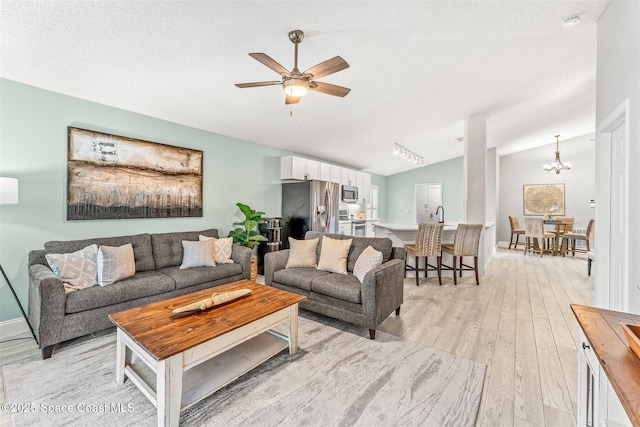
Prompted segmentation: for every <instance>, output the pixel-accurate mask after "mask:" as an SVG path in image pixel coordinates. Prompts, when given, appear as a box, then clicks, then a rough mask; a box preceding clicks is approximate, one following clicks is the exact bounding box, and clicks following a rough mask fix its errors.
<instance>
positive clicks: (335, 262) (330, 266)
mask: <svg viewBox="0 0 640 427" xmlns="http://www.w3.org/2000/svg"><path fill="white" fill-rule="evenodd" d="M351 240H352V239H346V240H338V239H332V238H330V237H327V236H322V248H321V249H320V261H318V270H324V271H330V272H332V273H338V274H347V257H348V256H349V249H350V248H351Z"/></svg>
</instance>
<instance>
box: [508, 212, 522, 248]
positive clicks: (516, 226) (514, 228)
mask: <svg viewBox="0 0 640 427" xmlns="http://www.w3.org/2000/svg"><path fill="white" fill-rule="evenodd" d="M509 225H510V226H511V237H510V238H509V249H511V245H512V244H513V236H516V241H515V245H514V247H513V248H514V249H518V239H519V238H520V235H521V234H524V229H522V228H520V223H519V222H518V217H517V216H511V215H510V216H509ZM523 244H524V242H523Z"/></svg>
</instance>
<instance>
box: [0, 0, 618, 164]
mask: <svg viewBox="0 0 640 427" xmlns="http://www.w3.org/2000/svg"><path fill="white" fill-rule="evenodd" d="M606 5H607V1H605V0H603V1H513V2H511V1H467V2H463V1H413V2H404V1H403V2H400V1H376V2H373V1H371V2H362V1H339V2H324V1H285V2H280V1H260V2H257V1H251V2H250V1H197V2H196V1H182V2H177V1H176V2H156V1H136V2H134V1H108V2H107V1H97V2H94V1H91V2H89V1H80V2H57V1H56V2H44V1H39V2H22V1H6V0H2V3H1V7H2V18H1V22H0V36H1V38H0V42H1V53H0V65H1V68H0V76H2V77H3V78H7V79H10V80H15V81H18V82H21V83H26V84H29V85H33V86H37V87H40V88H44V89H48V90H52V91H55V92H59V93H63V94H68V95H72V96H75V97H79V98H82V99H87V100H91V101H95V102H99V103H102V104H107V105H111V106H115V107H119V108H123V109H126V110H130V111H135V112H138V113H142V114H146V115H149V116H153V117H158V118H161V119H165V120H169V121H172V122H176V123H181V124H184V125H188V126H192V127H195V128H199V129H205V130H208V131H212V132H216V133H220V134H224V135H228V136H232V137H236V138H240V139H243V140H247V141H251V142H255V143H258V144H263V145H267V146H272V147H276V148H280V149H284V150H289V151H292V152H295V153H299V154H302V155H306V156H310V157H315V158H318V159H322V160H326V161H330V162H336V163H341V164H344V165H347V166H349V167H354V168H358V169H363V170H366V171H368V172H372V173H377V174H381V175H390V174H395V173H398V172H402V171H406V170H409V169H412V168H415V167H417V166H416V165H414V164H413V163H409V162H407V161H405V160H402V159H401V158H399V157H395V156H393V155H392V154H391V151H392V149H393V144H394V143H399V144H402V145H405V146H406V147H407V148H408V149H410V150H411V151H413V152H415V153H417V154H419V155H421V156H423V157H424V158H425V161H426V163H427V164H429V163H435V162H438V161H442V160H446V159H450V158H453V157H457V156H461V155H462V154H463V144H464V143H463V142H459V141H456V139H457V138H459V137H462V136H463V134H464V119H465V117H467V116H469V115H473V114H486V115H487V144H488V146H489V147H497V149H498V153H499V154H506V153H510V152H515V151H519V150H522V149H525V148H530V147H534V146H539V145H543V144H550V143H553V142H554V141H555V140H554V138H553V135H555V134H556V133H559V134H560V135H561V141H562V140H563V139H568V138H571V137H575V136H578V135H584V134H587V133H590V132H593V131H594V127H595V75H596V70H595V64H596V21H597V19H598V17H599V16H600V14H601V13H602V11H603V10H604V8H605V7H606ZM574 14H580V16H581V18H582V21H581V22H580V24H578V25H576V26H573V27H570V28H564V27H563V26H562V21H563V20H564V19H566V18H568V17H570V16H572V15H574ZM293 29H301V30H303V31H304V32H305V39H304V41H303V42H302V43H301V45H300V52H299V68H300V69H301V70H305V69H307V68H310V67H311V66H312V65H315V64H317V63H319V62H322V61H324V60H326V59H329V58H331V57H333V56H336V55H340V56H342V57H343V58H344V59H345V60H346V61H347V62H348V63H349V64H350V66H351V67H350V68H348V69H346V70H344V71H341V72H339V73H336V74H333V75H330V76H326V77H323V78H321V79H319V80H320V81H323V82H326V83H333V84H337V85H341V86H346V87H349V88H351V89H352V90H351V93H350V94H349V95H347V96H346V97H345V98H338V97H333V96H329V95H325V94H321V93H317V92H310V93H309V94H307V95H306V96H305V97H304V98H302V102H301V104H300V107H298V106H294V107H293V109H291V108H290V107H289V106H285V105H284V93H283V92H282V89H281V88H280V87H279V86H273V87H260V88H251V89H239V88H237V87H235V86H234V83H241V82H252V81H265V80H278V79H279V76H278V74H276V73H275V72H273V71H272V70H270V69H268V68H267V67H265V66H263V65H262V64H260V63H259V62H257V61H255V60H254V59H252V58H251V57H249V56H248V55H247V54H248V53H249V52H264V53H266V54H267V55H269V56H271V57H272V58H274V59H275V60H276V61H278V62H280V63H281V64H282V65H283V66H284V67H285V68H287V69H291V68H292V67H293V50H294V46H293V44H292V43H291V42H290V41H289V40H288V38H287V34H288V32H289V31H290V30H293ZM290 113H292V114H290Z"/></svg>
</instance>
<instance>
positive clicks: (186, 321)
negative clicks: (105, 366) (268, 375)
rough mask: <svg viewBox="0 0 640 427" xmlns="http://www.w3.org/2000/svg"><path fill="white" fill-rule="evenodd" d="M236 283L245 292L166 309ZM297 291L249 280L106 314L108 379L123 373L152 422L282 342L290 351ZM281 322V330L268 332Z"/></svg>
mask: <svg viewBox="0 0 640 427" xmlns="http://www.w3.org/2000/svg"><path fill="white" fill-rule="evenodd" d="M239 288H247V289H251V290H252V293H251V294H250V295H248V296H246V297H243V298H241V299H238V300H236V301H233V302H231V303H229V304H227V305H224V306H220V307H214V308H211V309H209V310H206V311H201V312H197V313H195V314H190V315H186V316H182V317H179V316H176V315H173V313H172V310H173V309H174V308H177V307H181V306H184V305H187V304H190V303H192V302H195V301H199V300H202V299H205V298H208V297H210V296H211V294H212V293H214V292H226V291H231V290H234V289H239ZM304 299H305V297H304V296H301V295H296V294H293V293H290V292H285V291H282V290H279V289H275V288H271V287H269V286H265V285H260V284H257V283H254V282H251V281H249V280H241V281H238V282H234V283H230V284H228V285H223V286H217V287H215V288H211V289H207V290H204V291H199V292H195V293H192V294H188V295H183V296H180V297H176V298H171V299H168V300H164V301H159V302H156V303H153V304H149V305H145V306H143V307H138V308H133V309H130V310H125V311H121V312H119V313H114V314H111V315H109V318H110V319H111V321H112V322H113V323H115V325H116V326H117V360H116V382H117V383H118V384H123V383H124V380H125V376H126V377H128V378H129V379H130V380H131V381H132V382H133V383H134V384H135V385H136V386H137V387H138V388H139V389H140V390H141V391H142V392H143V393H144V395H145V396H147V398H148V399H149V400H150V401H151V402H152V403H153V404H154V405H155V406H156V408H157V413H158V425H159V426H165V425H166V426H177V425H178V423H179V421H180V411H181V410H183V409H185V408H187V407H189V406H191V405H193V404H194V403H196V402H198V401H199V400H201V399H203V398H205V397H206V396H208V395H210V394H211V393H213V392H214V391H216V390H218V389H219V388H221V387H223V386H225V385H226V384H228V383H230V382H231V381H233V380H235V379H236V378H238V377H239V376H241V375H242V374H244V373H246V372H248V371H250V370H251V369H253V368H255V367H256V366H258V365H260V364H261V363H263V362H264V361H266V360H268V359H269V358H270V357H272V356H274V355H275V354H277V353H279V352H281V351H282V350H284V349H285V348H287V347H289V354H294V353H295V352H296V351H297V350H298V303H299V302H300V301H303V300H304ZM286 321H288V322H289V335H288V336H285V335H282V334H279V333H277V332H275V331H272V330H271V328H273V327H274V326H276V325H279V324H281V323H284V322H286Z"/></svg>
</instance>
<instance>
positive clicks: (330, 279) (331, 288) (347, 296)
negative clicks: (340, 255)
mask: <svg viewBox="0 0 640 427" xmlns="http://www.w3.org/2000/svg"><path fill="white" fill-rule="evenodd" d="M311 290H312V291H313V292H316V293H318V294H323V295H327V296H330V297H334V298H337V299H340V300H344V301H349V302H353V303H355V304H362V284H361V283H360V282H359V281H358V279H357V278H356V277H355V276H353V275H351V274H336V273H331V274H328V275H326V276H321V277H317V278H315V279H313V280H312V281H311Z"/></svg>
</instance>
